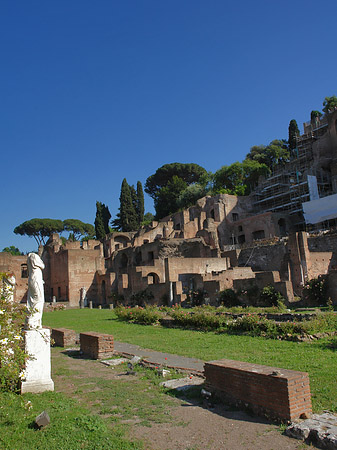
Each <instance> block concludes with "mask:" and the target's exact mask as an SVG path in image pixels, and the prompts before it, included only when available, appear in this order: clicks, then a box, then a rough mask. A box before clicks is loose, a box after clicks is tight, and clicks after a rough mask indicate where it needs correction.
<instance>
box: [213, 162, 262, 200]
mask: <svg viewBox="0 0 337 450" xmlns="http://www.w3.org/2000/svg"><path fill="white" fill-rule="evenodd" d="M269 173H270V169H269V168H268V167H267V166H266V164H261V163H259V162H258V161H255V160H250V159H246V160H244V161H243V162H242V163H240V162H235V163H233V164H231V165H230V166H223V167H221V169H219V170H217V171H216V172H215V174H214V185H213V191H214V193H225V194H232V195H248V194H250V192H251V191H252V190H253V188H254V187H255V186H256V185H257V183H258V180H259V177H260V176H267V175H268V174H269Z"/></svg>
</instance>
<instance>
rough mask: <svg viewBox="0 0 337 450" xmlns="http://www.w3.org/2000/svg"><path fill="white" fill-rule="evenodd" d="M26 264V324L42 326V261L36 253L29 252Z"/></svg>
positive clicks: (34, 326)
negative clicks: (27, 275)
mask: <svg viewBox="0 0 337 450" xmlns="http://www.w3.org/2000/svg"><path fill="white" fill-rule="evenodd" d="M27 266H28V273H29V277H28V295H27V309H28V316H27V321H26V326H27V328H28V329H31V328H42V313H43V305H44V288H43V284H44V281H43V278H42V270H43V269H44V263H43V261H42V259H41V258H40V256H39V255H37V254H36V253H29V254H28V257H27Z"/></svg>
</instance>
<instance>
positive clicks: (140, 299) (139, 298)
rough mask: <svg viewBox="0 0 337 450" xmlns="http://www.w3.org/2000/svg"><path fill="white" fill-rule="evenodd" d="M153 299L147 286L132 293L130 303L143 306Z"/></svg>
mask: <svg viewBox="0 0 337 450" xmlns="http://www.w3.org/2000/svg"><path fill="white" fill-rule="evenodd" d="M153 299H154V295H153V293H152V292H151V291H150V290H149V289H147V288H146V289H144V290H142V291H139V292H136V293H135V294H132V295H131V298H130V300H131V304H132V305H137V306H145V304H146V303H148V302H151V301H152V300H153Z"/></svg>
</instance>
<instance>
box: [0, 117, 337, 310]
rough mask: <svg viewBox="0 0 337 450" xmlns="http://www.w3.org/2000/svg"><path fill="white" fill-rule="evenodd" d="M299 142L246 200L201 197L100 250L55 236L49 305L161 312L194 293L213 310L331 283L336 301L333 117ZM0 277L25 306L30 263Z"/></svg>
mask: <svg viewBox="0 0 337 450" xmlns="http://www.w3.org/2000/svg"><path fill="white" fill-rule="evenodd" d="M297 144H298V145H297V149H295V151H294V152H293V155H292V157H291V160H290V162H289V163H287V164H286V165H285V166H283V167H280V168H277V169H276V170H275V171H274V173H273V174H272V175H271V176H270V177H269V178H267V179H265V180H261V181H260V183H259V186H258V188H257V189H256V191H255V192H254V193H253V194H251V195H250V196H247V197H236V196H234V195H228V194H219V195H216V196H214V197H204V198H202V199H200V200H198V202H197V203H196V205H195V206H192V207H190V208H188V209H186V210H183V211H180V212H177V213H175V214H172V215H171V216H169V217H166V218H163V219H162V220H160V221H159V222H152V224H151V225H150V226H147V227H145V228H142V229H140V230H139V231H137V232H130V233H122V232H114V233H111V234H109V235H107V236H106V238H105V240H104V241H103V242H99V241H93V240H91V241H88V242H83V243H80V242H67V243H66V244H65V245H62V242H61V240H60V238H59V236H58V235H57V234H55V235H52V236H51V237H50V239H49V241H48V242H47V245H46V246H45V252H44V257H43V258H44V260H45V264H46V269H45V271H44V279H45V294H46V300H47V301H50V300H51V299H52V297H53V296H55V297H56V299H57V300H58V301H66V302H69V305H70V306H72V307H78V306H79V299H80V290H81V288H83V287H84V288H85V289H86V292H87V299H88V300H91V301H92V302H93V303H94V304H96V305H106V304H110V303H115V302H116V301H120V302H125V303H132V302H133V301H135V294H139V295H140V294H141V293H144V291H145V290H146V295H147V297H146V298H147V301H149V302H156V303H159V304H172V303H180V302H183V301H184V300H186V298H187V297H188V295H189V293H190V292H191V291H193V292H196V291H200V292H202V295H203V298H204V299H206V301H207V302H209V303H211V304H217V301H218V295H219V292H220V291H222V290H224V289H227V288H231V289H235V290H236V291H245V290H248V289H250V288H254V287H255V288H257V289H262V288H263V287H264V286H266V285H272V286H274V287H275V288H276V289H277V290H278V291H280V292H281V293H282V294H283V295H284V297H285V298H286V299H287V300H288V301H289V302H292V301H293V300H294V297H295V296H298V295H300V294H301V292H302V288H303V285H304V283H305V282H306V281H307V280H309V279H312V278H315V277H317V276H319V275H326V276H327V279H328V286H329V295H330V296H331V297H332V299H333V300H334V302H336V303H337V283H336V281H337V270H336V269H337V233H335V232H334V225H335V221H336V217H337V111H335V112H333V113H331V114H329V115H328V116H324V117H323V118H322V119H316V120H315V121H314V122H310V123H308V124H305V125H304V134H303V135H302V136H301V137H299V139H298V143H297ZM305 227H307V230H309V231H310V233H308V232H307V231H304V230H305V229H306V228H305ZM315 227H316V228H317V230H315ZM323 228H325V231H324V232H322V231H319V232H318V230H322V229H323ZM0 271H9V272H13V273H14V274H15V276H16V279H17V288H16V300H17V301H24V299H25V295H26V289H27V266H26V257H23V256H16V257H14V256H11V255H9V254H4V253H0ZM149 293H151V294H149Z"/></svg>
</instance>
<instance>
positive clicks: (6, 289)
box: [3, 273, 15, 303]
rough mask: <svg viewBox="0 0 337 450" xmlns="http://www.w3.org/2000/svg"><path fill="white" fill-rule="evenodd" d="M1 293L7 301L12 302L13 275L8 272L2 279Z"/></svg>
mask: <svg viewBox="0 0 337 450" xmlns="http://www.w3.org/2000/svg"><path fill="white" fill-rule="evenodd" d="M3 283H4V284H3V294H4V295H5V297H6V298H7V300H8V301H9V302H12V303H13V302H14V290H15V276H14V274H12V273H10V274H9V275H8V276H6V278H4V279H3Z"/></svg>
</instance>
